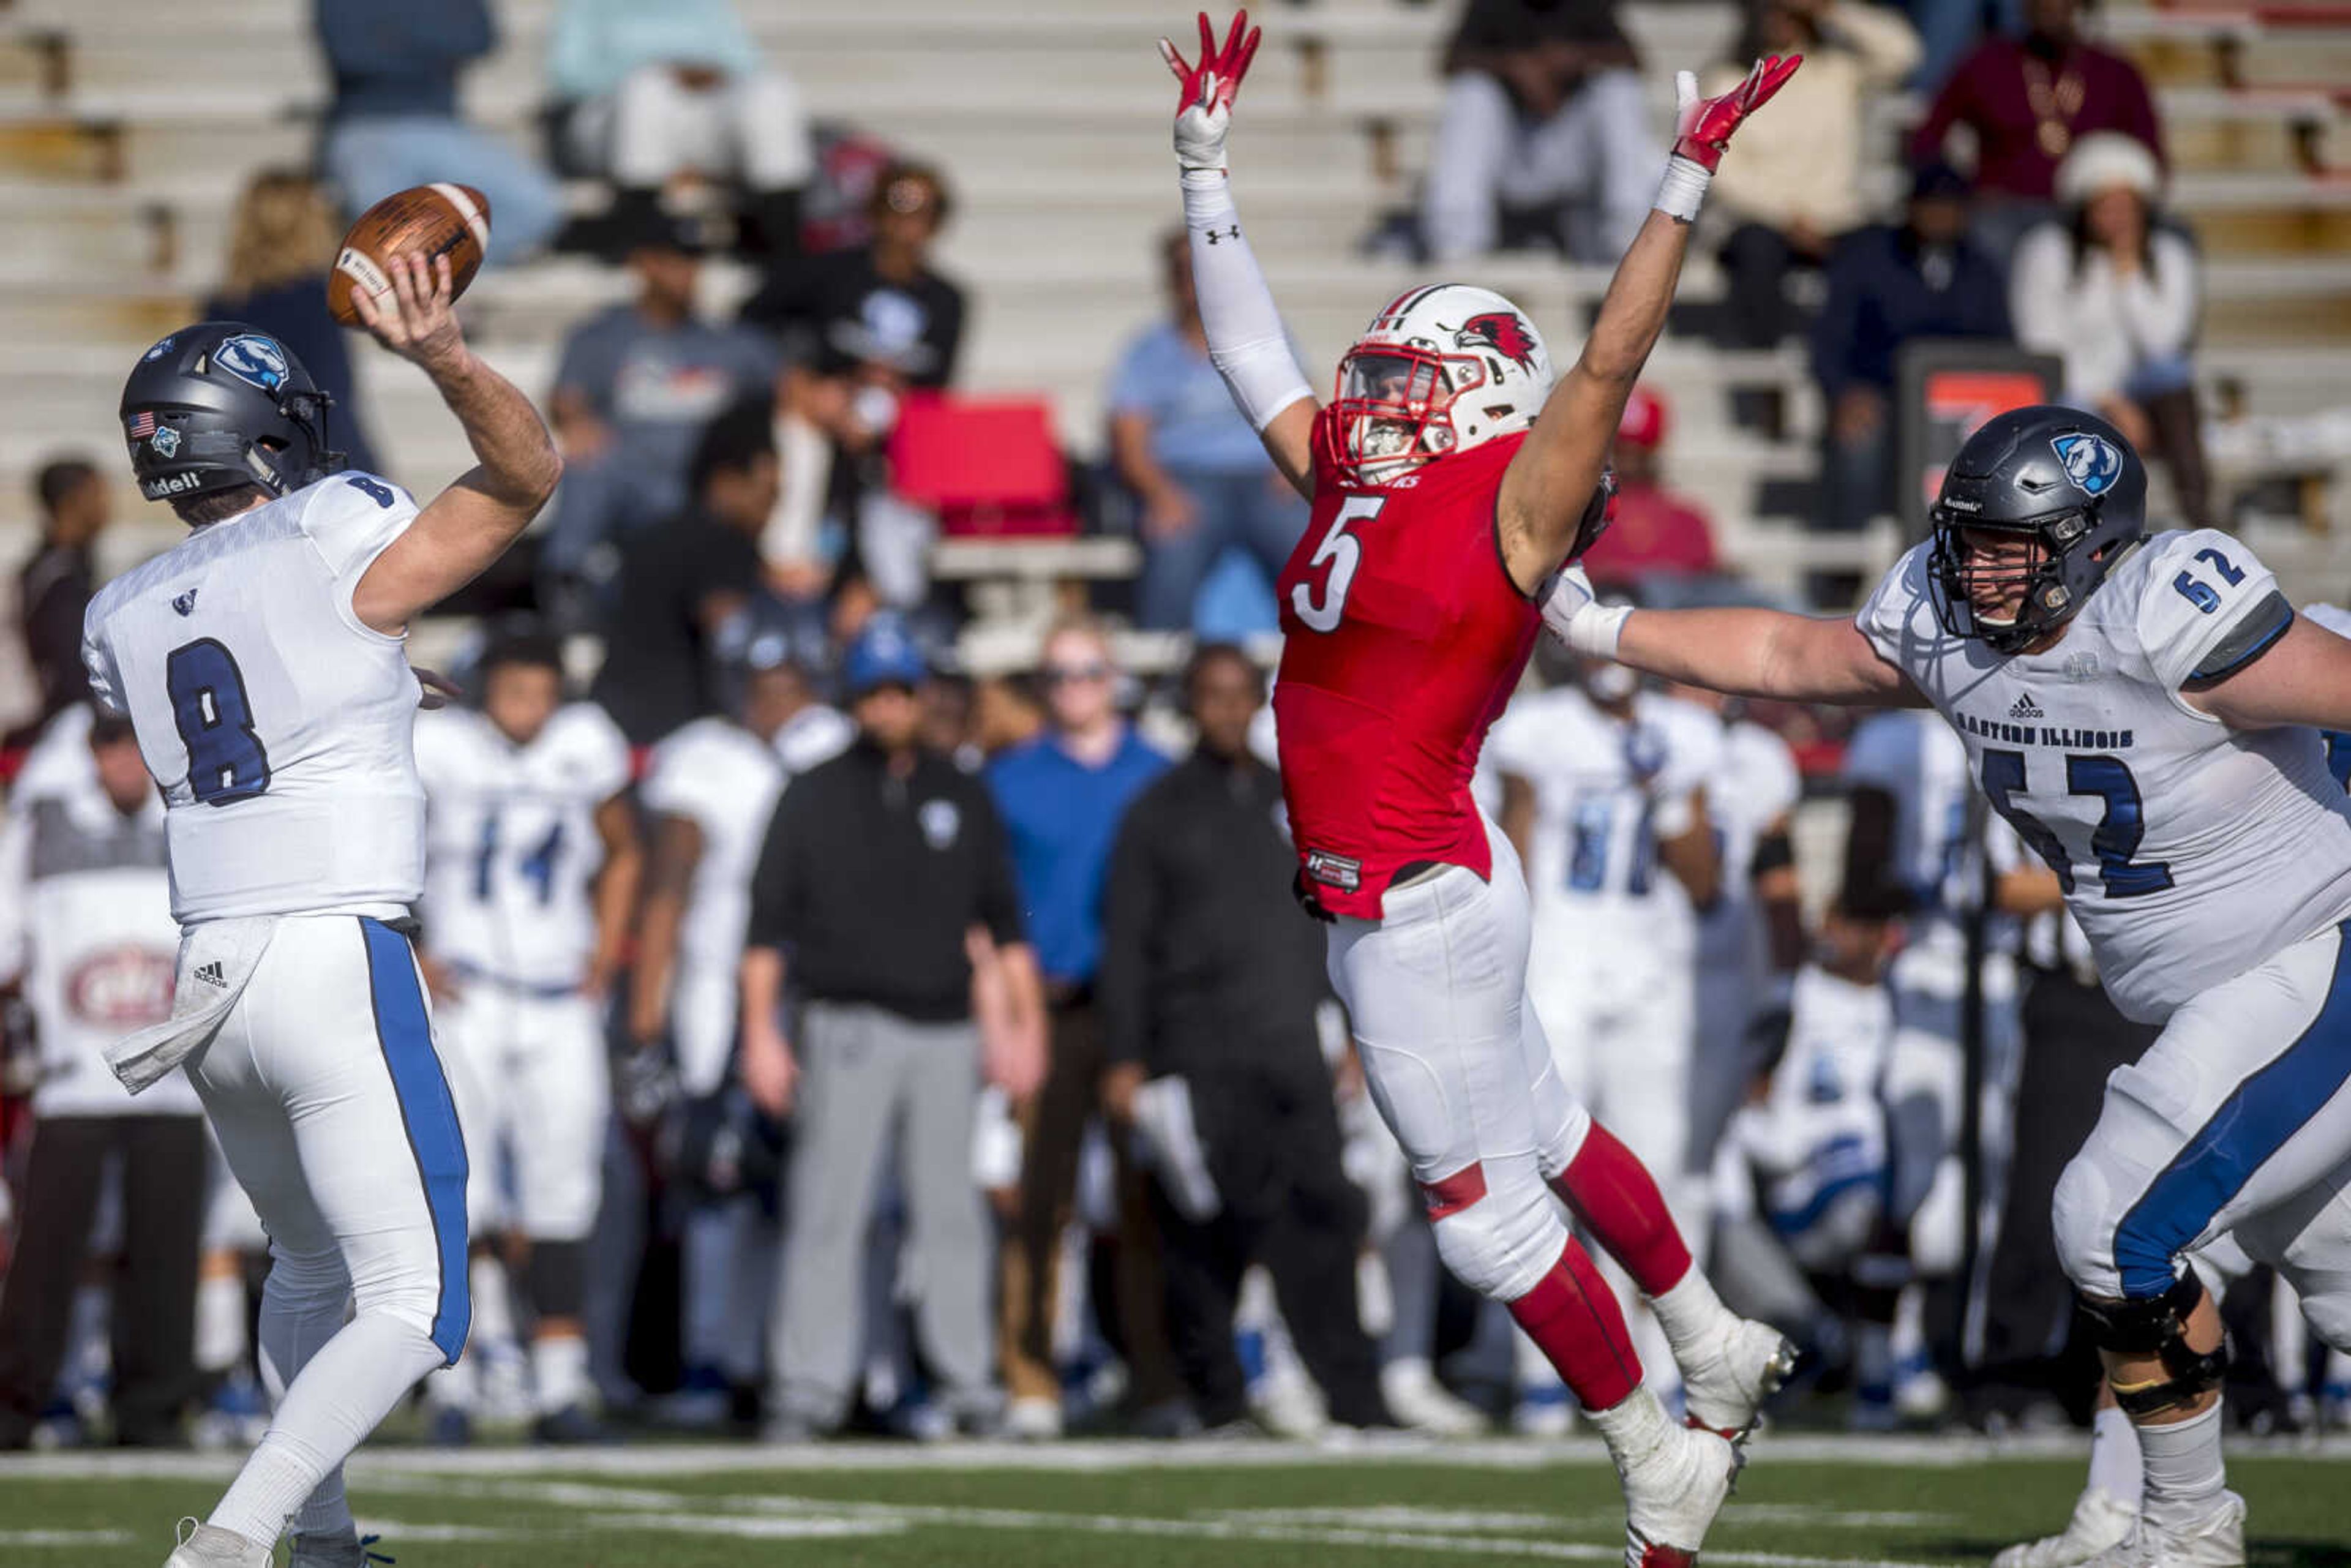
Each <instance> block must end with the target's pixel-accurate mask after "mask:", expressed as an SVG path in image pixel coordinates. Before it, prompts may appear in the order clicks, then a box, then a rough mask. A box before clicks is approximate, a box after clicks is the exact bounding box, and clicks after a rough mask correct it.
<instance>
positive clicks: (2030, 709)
mask: <svg viewBox="0 0 2351 1568" xmlns="http://www.w3.org/2000/svg"><path fill="white" fill-rule="evenodd" d="M2008 716H2009V717H2011V718H2046V717H2048V715H2047V714H2044V713H2043V712H2042V711H2041V705H2040V704H2039V703H2036V702H2034V701H2033V700H2032V693H2031V692H2026V693H2024V694H2023V695H2022V696H2019V697H2018V698H2017V699H2016V704H2015V706H2012V707H2011V708H2010V709H2009V710H2008Z"/></svg>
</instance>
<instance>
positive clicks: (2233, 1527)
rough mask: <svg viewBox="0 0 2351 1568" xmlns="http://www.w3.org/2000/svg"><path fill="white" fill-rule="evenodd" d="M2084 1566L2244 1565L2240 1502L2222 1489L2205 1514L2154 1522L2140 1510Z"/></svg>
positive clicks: (2189, 1567) (2208, 1567) (2225, 1567)
mask: <svg viewBox="0 0 2351 1568" xmlns="http://www.w3.org/2000/svg"><path fill="white" fill-rule="evenodd" d="M2087 1568H2245V1500H2244V1499H2243V1498H2241V1497H2239V1496H2238V1495H2237V1494H2236V1493H2235V1492H2232V1491H2224V1492H2222V1493H2221V1494H2220V1501H2219V1502H2217V1503H2215V1504H2213V1505H2212V1510H2211V1511H2210V1512H2209V1513H2207V1514H2205V1515H2204V1516H2203V1517H2202V1518H2200V1519H2193V1520H2189V1521H2188V1522H2187V1523H2185V1524H2158V1523H2157V1522H2156V1521H2153V1520H2151V1519H2149V1518H2147V1516H2146V1515H2145V1514H2141V1515H2139V1517H2138V1520H2137V1522H2136V1523H2135V1524H2133V1525H2132V1527H2131V1532H2130V1533H2129V1534H2128V1535H2127V1536H2126V1537H2124V1538H2123V1539H2122V1540H2121V1541H2119V1542H2116V1543H2115V1544H2114V1545H2112V1546H2109V1547H2107V1548H2106V1549H2105V1551H2104V1552H2099V1553H2098V1554H2097V1555H2096V1556H2095V1557H2092V1558H2089V1559H2087Z"/></svg>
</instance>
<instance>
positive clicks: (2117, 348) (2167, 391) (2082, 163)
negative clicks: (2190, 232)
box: [2009, 131, 2212, 528]
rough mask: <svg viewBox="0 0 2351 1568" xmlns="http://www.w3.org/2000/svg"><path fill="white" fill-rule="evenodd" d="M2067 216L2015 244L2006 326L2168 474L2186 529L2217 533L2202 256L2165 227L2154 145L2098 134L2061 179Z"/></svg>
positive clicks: (2073, 393) (2073, 398)
mask: <svg viewBox="0 0 2351 1568" xmlns="http://www.w3.org/2000/svg"><path fill="white" fill-rule="evenodd" d="M2056 193H2057V199H2058V200H2059V201H2060V202H2062V203H2064V205H2065V209H2066V211H2065V214H2064V216H2061V217H2059V218H2057V219H2055V220H2053V221H2052V222H2049V223H2045V224H2043V225H2040V226H2039V227H2037V228H2035V229H2033V230H2032V231H2031V232H2030V233H2028V234H2027V235H2025V236H2024V237H2023V238H2022V240H2020V241H2019V242H2018V243H2017V247H2016V255H2015V257H2014V259H2013V261H2012V262H2011V266H2010V271H2009V314H2010V316H2011V318H2013V319H2014V320H2015V323H2016V336H2017V340H2018V341H2019V342H2021V343H2022V344H2023V345H2024V346H2025V347H2026V348H2029V349H2039V350H2043V351H2045V352H2048V353H2053V354H2059V355H2062V356H2064V361H2065V388H2064V401H2065V402H2069V403H2073V404H2075V405H2077V406H2079V407H2082V408H2085V409H2095V410H2096V411H2097V412H2098V413H2101V414H2104V415H2105V417H2106V418H2107V419H2108V420H2109V421H2111V422H2112V423H2113V424H2114V426H2115V428H2116V429H2117V430H2120V431H2121V432H2122V433H2123V434H2125V435H2126V436H2127V437H2129V439H2130V442H2131V444H2132V445H2134V446H2136V447H2137V448H2138V449H2139V450H2140V451H2142V452H2155V453H2159V454H2160V455H2162V457H2163V460H2164V464H2165V465H2166V466H2167V467H2168V469H2169V470H2170V474H2171V487H2172V491H2173V494H2174V496H2175V497H2176V498H2177V500H2178V503H2179V514H2180V518H2179V520H2180V521H2181V522H2183V523H2185V524H2187V525H2188V526H2189V527H2190V528H2204V527H2208V526H2210V523H2211V522H2212V516H2211V501H2210V484H2209V481H2208V480H2207V477H2206V472H2205V465H2204V444H2203V437H2202V434H2201V432H2200V430H2199V423H2198V417H2197V408H2196V382H2195V369H2194V366H2193V365H2192V364H2191V363H2190V361H2189V350H2190V347H2191V346H2192V344H2193V342H2194V340H2195V336H2196V324H2197V315H2198V310H2199V304H2200V302H2201V300H2202V298H2203V277H2202V272H2201V269H2200V267H2199V262H2198V260H2197V256H2196V246H2195V245H2194V243H2193V242H2192V241H2190V240H2189V238H2188V236H2187V235H2184V234H2181V233H2180V232H2179V231H2178V230H2177V229H2175V228H2171V227H2168V226H2165V225H2160V224H2158V221H2157V220H2158V211H2159V208H2160V206H2161V204H2162V200H2163V168H2162V165H2161V164H2160V163H2158V162H2157V161H2156V156H2155V153H2154V152H2151V151H2150V150H2149V149H2148V148H2147V144H2146V143H2144V142H2142V141H2139V140H2138V139H2137V138H2136V137H2134V136H2130V135H2126V134H2125V133H2124V132H2122V131H2092V132H2091V133H2090V134H2089V135H2087V136H2085V137H2083V138H2082V139H2081V140H2080V141H2076V142H2075V143H2074V150H2073V151H2072V152H2070V153H2068V154H2067V155H2066V158H2065V162H2064V163H2062V164H2060V165H2058V169H2057V189H2056Z"/></svg>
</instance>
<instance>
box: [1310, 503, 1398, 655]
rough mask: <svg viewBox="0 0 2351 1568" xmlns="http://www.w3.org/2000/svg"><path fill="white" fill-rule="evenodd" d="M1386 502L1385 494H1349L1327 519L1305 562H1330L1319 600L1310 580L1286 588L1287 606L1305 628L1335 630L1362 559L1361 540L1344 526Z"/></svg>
mask: <svg viewBox="0 0 2351 1568" xmlns="http://www.w3.org/2000/svg"><path fill="white" fill-rule="evenodd" d="M1387 504H1388V498H1387V497H1385V496H1350V497H1347V498H1346V500H1344V501H1343V502H1342V503H1340V506H1339V515H1338V516H1337V517H1333V518H1332V519H1331V527H1330V529H1329V530H1328V531H1327V532H1325V533H1324V534H1323V536H1322V543H1321V544H1318V545H1316V546H1315V547H1314V554H1313V556H1312V558H1311V559H1309V560H1308V562H1307V563H1306V564H1307V565H1308V566H1310V567H1314V566H1321V565H1322V563H1323V562H1324V561H1329V562H1330V563H1331V570H1330V572H1329V573H1328V574H1327V575H1326V576H1325V577H1324V578H1323V579H1322V602H1321V603H1319V604H1318V603H1316V602H1315V600H1314V585H1313V584H1312V583H1310V582H1300V583H1293V584H1292V585H1291V586H1290V609H1292V610H1294V611H1296V612H1298V618H1299V619H1300V620H1301V621H1303V622H1306V626H1307V629H1308V630H1309V631H1312V632H1330V631H1334V630H1336V629H1337V627H1338V624H1339V617H1340V616H1341V615H1342V614H1343V613H1345V612H1346V608H1347V590H1349V589H1350V588H1353V586H1354V585H1355V568H1356V567H1358V566H1360V565H1361V564H1363V559H1364V541H1363V540H1361V539H1359V538H1355V536H1354V535H1353V534H1351V533H1349V532H1348V531H1347V525H1348V524H1349V523H1367V522H1369V521H1371V520H1372V519H1373V518H1374V517H1378V516H1379V515H1380V508H1381V507H1384V506H1386V505H1387Z"/></svg>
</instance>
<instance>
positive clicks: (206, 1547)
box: [163, 1519, 277, 1568]
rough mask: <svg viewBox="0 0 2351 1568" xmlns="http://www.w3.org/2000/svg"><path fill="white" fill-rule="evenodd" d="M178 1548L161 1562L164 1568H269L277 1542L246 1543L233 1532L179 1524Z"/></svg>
mask: <svg viewBox="0 0 2351 1568" xmlns="http://www.w3.org/2000/svg"><path fill="white" fill-rule="evenodd" d="M175 1533H176V1535H177V1537H178V1539H179V1542H180V1543H179V1545H178V1546H176V1547H174V1548H173V1549H172V1555H170V1556H169V1557H166V1558H164V1559H163V1568H270V1565H271V1564H272V1563H274V1562H275V1561H276V1560H277V1552H275V1551H274V1550H273V1548H274V1547H275V1545H276V1542H268V1543H266V1544H265V1543H263V1542H256V1541H247V1540H246V1538H245V1537H244V1536H242V1535H239V1534H237V1533H236V1532H235V1531H233V1530H222V1529H220V1528H218V1527H217V1526H215V1525H210V1524H198V1523H197V1522H196V1521H194V1520H193V1519H183V1520H182V1521H180V1526H179V1529H178V1531H176V1532H175Z"/></svg>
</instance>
